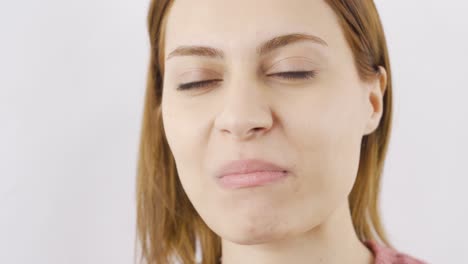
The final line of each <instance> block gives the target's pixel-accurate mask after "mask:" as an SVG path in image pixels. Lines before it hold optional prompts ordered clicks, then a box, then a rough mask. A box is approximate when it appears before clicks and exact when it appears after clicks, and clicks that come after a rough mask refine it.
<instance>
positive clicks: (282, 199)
mask: <svg viewBox="0 0 468 264" xmlns="http://www.w3.org/2000/svg"><path fill="white" fill-rule="evenodd" d="M166 30H167V31H166V38H165V66H164V67H165V72H164V80H163V99H162V116H163V124H164V130H165V133H166V136H167V140H168V143H169V146H170V148H171V150H172V153H173V155H174V158H175V161H176V166H177V171H178V175H179V177H180V181H181V183H182V185H183V188H184V190H185V192H186V194H187V195H188V197H189V199H190V201H191V202H192V204H193V206H194V207H195V209H196V210H197V212H198V213H199V214H200V216H201V217H202V219H203V220H204V221H205V222H206V224H207V225H208V226H209V227H210V228H211V229H212V230H213V231H214V232H215V233H217V234H218V235H219V236H221V237H222V238H223V239H228V240H230V241H233V242H236V243H239V244H252V243H260V242H262V241H263V242H265V241H268V240H272V239H279V238H283V237H285V236H289V235H294V234H299V233H302V232H305V231H307V230H310V229H311V228H313V227H314V226H317V225H318V224H320V223H322V222H323V221H324V220H325V219H326V217H327V216H328V215H329V214H330V213H331V212H332V211H333V210H335V209H336V208H337V207H338V206H341V205H342V204H343V203H345V202H347V197H348V194H349V193H350V191H351V189H352V186H353V184H354V181H355V177H356V174H357V170H358V164H359V155H360V145H361V140H362V137H363V135H365V134H368V133H370V132H372V131H373V130H374V129H375V128H376V127H377V124H378V119H379V118H380V115H379V113H377V114H376V113H374V112H375V111H374V109H373V103H372V100H371V99H372V98H371V94H372V93H374V92H375V91H378V90H379V88H376V87H379V85H378V84H377V82H372V83H371V82H368V83H365V82H363V81H360V79H359V77H358V74H357V71H356V68H355V66H354V62H353V57H352V53H351V49H350V48H349V46H348V45H347V42H346V40H345V38H344V35H343V33H342V31H341V28H340V25H339V23H338V20H337V17H336V15H335V14H334V12H333V10H332V9H331V8H330V7H329V6H328V5H327V4H326V3H325V2H324V1H314V0H288V1H285V0H257V1H250V0H236V1H219V0H197V1H192V0H177V1H175V2H174V4H173V7H172V9H171V10H170V14H169V17H168V22H167V29H166ZM292 33H302V34H308V35H312V36H315V38H313V37H312V38H311V39H308V40H302V41H291V40H287V41H280V42H276V44H278V43H283V44H286V45H280V47H278V46H276V45H275V43H273V45H269V46H268V47H270V48H271V47H273V46H275V48H274V49H269V48H263V49H259V48H258V47H260V45H262V44H263V43H265V42H266V41H268V40H270V39H272V38H273V37H278V36H282V35H288V34H292ZM314 39H315V41H314ZM296 40H297V39H296ZM270 44H271V43H270ZM180 46H205V47H208V46H209V47H212V48H216V49H219V50H220V51H222V53H223V56H221V54H220V53H216V52H207V51H204V52H197V53H195V54H193V53H191V52H188V51H187V50H185V51H181V52H179V53H178V54H176V53H173V54H172V55H171V56H170V58H169V59H167V57H168V55H169V54H170V53H171V52H172V51H174V50H175V49H176V48H178V47H180ZM260 51H261V52H260ZM210 55H211V56H210ZM289 71H301V72H302V71H306V72H309V73H307V74H308V75H307V74H306V75H305V76H306V77H304V76H301V75H293V76H291V75H290V76H286V77H290V79H287V78H286V77H284V76H281V75H274V74H277V73H281V72H289ZM307 76H308V77H310V78H308V77H307ZM291 78H293V79H291ZM294 78H295V79H294ZM206 80H215V81H213V82H211V83H205V84H206V85H205V86H201V87H195V88H192V89H191V90H178V89H177V88H178V86H179V85H181V84H186V83H191V82H199V81H206ZM376 94H377V95H378V92H377V93H376ZM377 99H378V100H379V99H380V98H379V97H377ZM239 159H263V160H267V161H269V162H273V163H276V164H279V165H281V166H283V167H285V168H287V169H288V171H289V177H286V178H285V179H284V180H282V181H279V182H275V183H274V184H267V185H262V186H256V187H251V188H237V189H226V188H222V187H221V186H220V185H219V184H218V182H217V181H216V171H217V170H218V169H219V168H220V166H222V165H224V164H225V163H226V162H228V161H232V160H239Z"/></svg>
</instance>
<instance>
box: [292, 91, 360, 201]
mask: <svg viewBox="0 0 468 264" xmlns="http://www.w3.org/2000/svg"><path fill="white" fill-rule="evenodd" d="M329 90H330V91H329V92H328V93H322V94H320V96H311V97H310V98H305V99H304V101H302V100H301V101H299V102H298V103H297V104H295V105H294V108H291V107H290V108H289V110H288V112H285V113H284V115H285V116H286V115H287V116H288V117H289V118H284V120H287V121H286V122H287V126H286V127H287V133H288V135H286V137H287V138H288V139H289V140H292V141H293V142H292V143H291V144H293V145H294V146H295V147H296V148H297V151H298V155H297V158H298V163H299V164H301V165H300V166H299V168H300V170H301V171H299V172H298V173H299V174H300V175H302V177H303V180H304V181H306V183H305V184H303V186H305V187H303V189H302V190H301V192H303V193H305V194H304V195H307V196H309V200H311V199H313V200H316V201H321V202H323V203H328V202H329V201H332V199H341V198H344V197H346V196H347V195H348V194H349V192H350V190H351V188H352V185H353V183H354V180H355V176H356V174H357V168H358V164H359V155H360V144H361V139H362V135H360V133H359V132H360V131H361V127H362V125H361V124H362V120H361V119H362V114H361V112H362V111H361V110H360V109H361V108H362V104H361V102H360V99H359V95H358V94H355V95H352V94H350V93H346V92H344V93H343V92H341V91H343V90H344V89H334V90H335V91H337V92H332V90H331V89H329ZM350 90H351V89H350ZM353 90H354V89H353ZM284 109H288V108H286V107H285V108H284ZM301 188H302V187H301ZM310 196H314V197H310Z"/></svg>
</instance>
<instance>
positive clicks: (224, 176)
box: [216, 159, 289, 189]
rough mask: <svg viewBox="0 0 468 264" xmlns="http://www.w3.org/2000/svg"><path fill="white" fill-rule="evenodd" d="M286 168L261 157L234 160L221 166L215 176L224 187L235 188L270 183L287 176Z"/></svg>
mask: <svg viewBox="0 0 468 264" xmlns="http://www.w3.org/2000/svg"><path fill="white" fill-rule="evenodd" d="M288 175H289V173H288V170H287V169H286V168H284V167H282V166H280V165H277V164H274V163H272V162H268V161H265V160H261V159H247V160H236V161H232V162H229V163H227V164H225V165H224V166H222V167H221V168H220V169H219V170H218V171H217V173H216V178H217V180H218V182H219V184H221V186H223V187H224V188H228V189H237V188H245V187H254V186H259V185H265V184H270V183H273V182H276V181H279V180H281V179H283V178H285V177H286V176H288Z"/></svg>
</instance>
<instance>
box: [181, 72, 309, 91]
mask: <svg viewBox="0 0 468 264" xmlns="http://www.w3.org/2000/svg"><path fill="white" fill-rule="evenodd" d="M315 75H316V72H315V71H290V72H278V73H272V74H268V75H267V76H278V77H280V78H281V79H287V80H300V79H312V78H314V77H315ZM221 81H222V79H213V80H205V81H198V82H190V83H182V84H180V85H179V86H178V87H177V90H190V89H197V88H202V87H207V86H209V85H212V84H215V83H217V82H221Z"/></svg>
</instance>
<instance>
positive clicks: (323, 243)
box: [222, 201, 374, 264]
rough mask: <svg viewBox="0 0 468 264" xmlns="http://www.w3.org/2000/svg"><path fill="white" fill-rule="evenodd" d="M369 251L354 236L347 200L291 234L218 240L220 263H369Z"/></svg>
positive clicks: (371, 255) (370, 253)
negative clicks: (258, 240) (250, 241)
mask: <svg viewBox="0 0 468 264" xmlns="http://www.w3.org/2000/svg"><path fill="white" fill-rule="evenodd" d="M373 261H374V257H373V254H372V252H371V251H370V250H369V249H368V248H367V247H366V246H365V245H364V244H363V243H362V242H361V241H360V240H359V239H358V237H357V235H356V232H355V231H354V227H353V225H352V218H351V214H350V211H349V206H348V202H347V201H346V203H344V204H343V205H342V206H340V207H338V208H337V209H336V210H335V211H334V212H333V213H332V214H331V215H330V216H329V217H328V219H326V221H324V222H323V223H321V224H320V225H318V226H315V227H313V228H312V229H310V230H308V231H306V232H304V233H302V234H300V235H298V236H294V237H287V238H285V239H282V240H277V241H269V242H267V243H263V244H255V245H239V244H235V243H232V242H230V241H228V240H225V239H222V264H235V263H243V264H254V263H255V264H262V263H268V264H280V263H297V264H310V263H321V264H338V263H356V264H372V263H373Z"/></svg>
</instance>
